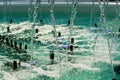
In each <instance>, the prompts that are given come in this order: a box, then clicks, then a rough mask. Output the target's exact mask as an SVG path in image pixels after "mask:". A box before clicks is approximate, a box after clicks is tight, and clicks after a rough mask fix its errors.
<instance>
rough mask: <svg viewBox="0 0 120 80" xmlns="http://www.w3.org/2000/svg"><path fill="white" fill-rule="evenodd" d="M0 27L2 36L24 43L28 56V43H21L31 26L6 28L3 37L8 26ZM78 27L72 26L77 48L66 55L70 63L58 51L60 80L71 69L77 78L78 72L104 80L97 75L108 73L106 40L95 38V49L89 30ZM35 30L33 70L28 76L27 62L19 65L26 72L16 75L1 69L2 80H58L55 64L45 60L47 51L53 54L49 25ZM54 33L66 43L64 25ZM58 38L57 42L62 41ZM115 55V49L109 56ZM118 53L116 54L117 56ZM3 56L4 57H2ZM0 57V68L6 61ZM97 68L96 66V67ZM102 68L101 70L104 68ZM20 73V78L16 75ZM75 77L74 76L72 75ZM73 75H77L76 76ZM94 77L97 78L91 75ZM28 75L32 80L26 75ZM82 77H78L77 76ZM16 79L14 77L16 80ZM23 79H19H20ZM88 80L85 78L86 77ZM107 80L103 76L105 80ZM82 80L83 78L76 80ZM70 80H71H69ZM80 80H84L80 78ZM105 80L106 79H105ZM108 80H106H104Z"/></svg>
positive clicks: (17, 72) (64, 51) (65, 53)
mask: <svg viewBox="0 0 120 80" xmlns="http://www.w3.org/2000/svg"><path fill="white" fill-rule="evenodd" d="M0 25H1V26H4V27H2V28H4V30H0V33H1V34H2V35H4V34H3V33H5V34H6V35H7V34H8V35H9V36H10V35H11V36H12V35H13V36H16V38H17V40H18V41H19V40H20V39H22V40H23V44H24V43H26V44H27V45H28V50H27V51H28V54H30V52H31V49H30V46H31V45H30V42H28V41H25V39H28V38H30V36H31V28H32V23H30V22H28V21H26V22H21V23H19V24H10V25H9V26H10V29H11V32H10V33H7V32H6V29H5V28H6V27H7V26H8V25H7V24H4V23H2V24H0ZM80 27H81V26H79V27H78V26H74V27H73V36H72V37H73V38H75V43H74V45H75V46H77V48H74V51H73V54H69V55H68V57H69V58H71V61H69V62H68V61H66V55H67V50H64V49H63V50H59V52H60V55H61V66H62V67H61V69H62V73H63V74H62V76H63V78H64V77H66V78H67V76H68V75H69V74H68V73H65V72H69V71H71V70H73V69H77V70H78V72H79V74H81V71H84V72H85V73H87V74H89V73H88V72H87V71H89V72H91V73H93V74H94V75H91V76H93V77H95V76H98V77H101V80H104V78H102V76H101V75H97V74H99V73H100V74H101V73H102V71H103V75H106V74H104V71H105V70H104V69H103V68H106V70H109V69H110V67H109V66H110V65H111V64H110V60H109V53H108V44H107V39H106V38H105V36H104V35H101V34H100V35H98V38H97V40H96V47H95V49H94V48H93V46H94V45H95V44H94V42H95V37H96V33H94V32H92V31H90V29H87V28H80ZM35 28H38V29H39V32H38V33H37V34H35V38H34V45H33V54H34V55H33V67H32V72H30V71H29V67H30V62H29V61H28V62H23V63H21V64H22V66H24V67H26V69H23V68H21V69H20V70H19V71H16V72H12V71H5V70H4V69H2V67H1V71H0V74H1V73H2V74H3V75H4V77H3V78H1V79H5V80H11V79H12V80H20V79H22V80H28V79H30V78H31V79H34V78H36V77H38V76H40V75H43V76H44V77H46V76H48V77H49V78H48V79H50V78H55V79H59V78H60V75H59V65H58V64H53V65H50V59H49V52H50V51H51V50H54V51H55V53H56V50H57V48H56V45H55V39H54V36H53V34H52V31H53V28H52V27H51V25H43V26H35ZM56 28H57V29H56V30H57V32H61V33H62V38H64V41H65V42H67V41H68V40H67V39H68V35H69V30H68V27H66V25H57V27H56ZM62 38H61V39H62ZM111 45H112V47H115V46H116V45H114V43H112V42H111ZM114 52H116V50H115V49H113V50H112V54H114ZM118 53H119V52H118ZM57 55H58V54H55V61H56V62H57V63H58V58H57V57H56V56H57ZM118 55H119V54H116V55H114V57H113V58H115V57H117V56H118ZM6 56H7V55H6ZM6 56H5V57H4V56H3V57H0V59H1V60H3V61H0V65H1V66H3V64H4V62H5V61H6V59H7V58H8V57H10V56H8V57H6ZM10 60H11V58H8V60H7V61H10ZM113 62H114V63H116V64H117V62H116V61H113ZM98 64H99V65H98ZM104 64H105V66H102V65H104ZM20 73H21V74H20ZM73 73H75V72H73ZM76 73H77V72H76ZM95 73H97V74H95ZM106 73H107V75H108V76H109V75H111V73H110V72H106ZM31 74H32V77H30V75H31ZM82 75H84V73H83V74H81V76H82ZM16 76H17V77H16ZM20 76H23V77H20ZM71 76H72V77H73V78H74V79H76V76H75V75H71ZM88 77H89V76H88ZM93 77H92V78H90V80H93ZM106 78H107V76H106ZM68 79H69V78H68ZM80 79H81V80H83V78H82V77H81V78H80ZM69 80H72V79H69ZM84 80H87V76H86V79H85V78H84ZM95 80H100V79H95ZM105 80H106V79H105ZM107 80H108V79H107Z"/></svg>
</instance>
